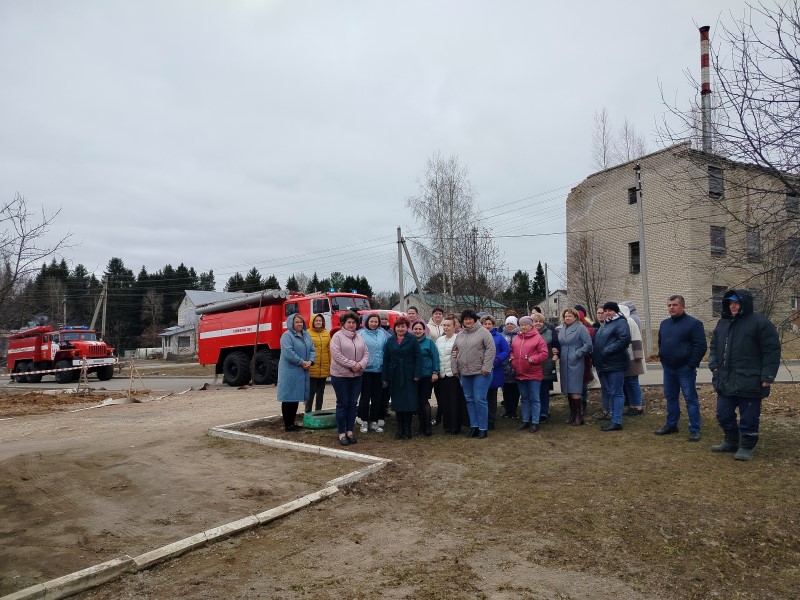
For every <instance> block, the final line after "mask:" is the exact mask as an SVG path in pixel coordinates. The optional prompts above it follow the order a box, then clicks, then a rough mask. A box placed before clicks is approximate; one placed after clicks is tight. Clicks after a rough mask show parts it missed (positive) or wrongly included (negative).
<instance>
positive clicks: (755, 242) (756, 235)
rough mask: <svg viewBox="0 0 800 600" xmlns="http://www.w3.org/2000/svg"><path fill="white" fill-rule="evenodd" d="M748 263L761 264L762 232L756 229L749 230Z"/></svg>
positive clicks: (750, 228)
mask: <svg viewBox="0 0 800 600" xmlns="http://www.w3.org/2000/svg"><path fill="white" fill-rule="evenodd" d="M747 262H751V263H758V262H761V232H760V231H759V230H758V229H757V228H755V227H749V228H748V229H747Z"/></svg>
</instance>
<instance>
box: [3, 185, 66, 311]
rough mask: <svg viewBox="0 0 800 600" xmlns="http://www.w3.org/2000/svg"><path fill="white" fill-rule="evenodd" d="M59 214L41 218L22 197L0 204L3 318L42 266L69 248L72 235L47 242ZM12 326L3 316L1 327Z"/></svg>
mask: <svg viewBox="0 0 800 600" xmlns="http://www.w3.org/2000/svg"><path fill="white" fill-rule="evenodd" d="M59 212H60V211H56V212H55V213H53V214H51V215H48V214H46V213H45V212H44V211H42V212H41V214H40V215H37V214H36V213H34V212H33V211H31V210H30V208H29V207H28V203H27V201H26V200H25V197H24V196H22V195H20V194H15V196H14V199H13V200H11V201H8V202H5V203H3V204H0V224H2V229H0V265H2V276H0V315H6V309H7V307H8V305H9V304H10V303H11V302H12V301H13V300H14V298H15V297H16V296H17V295H18V294H19V292H20V291H21V286H22V284H24V283H25V282H26V281H27V280H28V279H29V277H30V276H31V275H32V274H33V273H34V272H36V271H37V270H38V268H39V266H40V265H41V263H42V262H43V261H44V260H45V259H46V258H48V257H49V256H52V255H53V254H55V253H56V252H58V251H59V250H62V249H64V248H65V247H66V246H67V244H68V242H69V238H70V235H69V234H67V235H65V236H63V237H61V238H57V239H56V240H55V241H54V242H53V243H49V244H48V243H46V241H45V238H46V237H47V234H48V233H49V232H50V228H51V227H52V226H53V223H54V222H55V219H56V217H57V216H58V214H59ZM9 325H10V323H9V322H7V320H6V319H5V318H4V317H0V326H9Z"/></svg>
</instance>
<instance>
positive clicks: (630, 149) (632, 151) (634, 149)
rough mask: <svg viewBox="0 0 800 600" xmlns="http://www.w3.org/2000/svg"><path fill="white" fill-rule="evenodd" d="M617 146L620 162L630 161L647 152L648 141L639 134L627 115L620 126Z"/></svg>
mask: <svg viewBox="0 0 800 600" xmlns="http://www.w3.org/2000/svg"><path fill="white" fill-rule="evenodd" d="M615 148H616V153H617V160H618V162H620V163H624V162H628V161H630V160H634V159H636V158H639V157H641V156H644V155H645V154H647V142H645V140H644V138H643V137H642V136H640V135H639V133H638V132H637V131H636V128H635V127H634V126H633V123H631V122H630V121H629V120H628V118H627V117H626V118H625V120H624V121H623V122H622V126H621V127H620V128H619V133H618V134H617V143H616V146H615Z"/></svg>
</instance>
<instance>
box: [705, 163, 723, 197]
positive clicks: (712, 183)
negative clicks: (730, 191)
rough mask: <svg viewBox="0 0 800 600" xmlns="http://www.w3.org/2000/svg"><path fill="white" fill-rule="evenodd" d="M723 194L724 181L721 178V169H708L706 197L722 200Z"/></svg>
mask: <svg viewBox="0 0 800 600" xmlns="http://www.w3.org/2000/svg"><path fill="white" fill-rule="evenodd" d="M724 193H725V180H724V179H723V177H722V169H720V168H719V167H708V195H709V197H711V198H722V196H723V194H724Z"/></svg>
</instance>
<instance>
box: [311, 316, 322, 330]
mask: <svg viewBox="0 0 800 600" xmlns="http://www.w3.org/2000/svg"><path fill="white" fill-rule="evenodd" d="M317 317H319V318H320V319H322V329H325V315H321V314H319V313H317V314H315V315H311V329H313V330H314V331H322V329H317V328H315V327H314V319H316V318H317Z"/></svg>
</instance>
